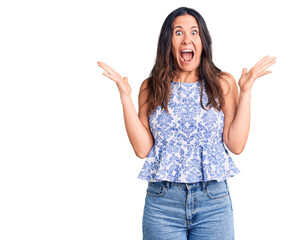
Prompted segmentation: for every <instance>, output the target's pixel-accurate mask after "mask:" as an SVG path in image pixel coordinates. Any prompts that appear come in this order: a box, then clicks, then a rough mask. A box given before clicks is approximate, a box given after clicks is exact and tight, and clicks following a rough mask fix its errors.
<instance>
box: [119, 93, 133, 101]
mask: <svg viewBox="0 0 294 240" xmlns="http://www.w3.org/2000/svg"><path fill="white" fill-rule="evenodd" d="M120 100H121V101H122V102H126V101H129V100H132V97H131V95H126V94H121V95H120Z"/></svg>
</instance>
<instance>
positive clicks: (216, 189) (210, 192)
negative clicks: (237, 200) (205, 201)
mask: <svg viewBox="0 0 294 240" xmlns="http://www.w3.org/2000/svg"><path fill="white" fill-rule="evenodd" d="M206 194H207V196H208V197H209V198H210V199H217V198H224V197H226V196H227V195H228V194H229V189H228V186H227V182H226V181H221V182H217V181H213V182H209V183H208V184H207V186H206Z"/></svg>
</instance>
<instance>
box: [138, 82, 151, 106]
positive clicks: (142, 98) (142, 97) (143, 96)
mask: <svg viewBox="0 0 294 240" xmlns="http://www.w3.org/2000/svg"><path fill="white" fill-rule="evenodd" d="M148 80H149V78H147V79H145V80H144V81H143V82H142V84H141V87H140V90H139V99H138V102H139V108H140V107H142V105H144V104H145V103H146V102H147V100H148V96H149V94H148V88H147V84H148Z"/></svg>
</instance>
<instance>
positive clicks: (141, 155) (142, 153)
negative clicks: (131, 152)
mask: <svg viewBox="0 0 294 240" xmlns="http://www.w3.org/2000/svg"><path fill="white" fill-rule="evenodd" d="M151 148H152V147H150V148H148V149H143V150H141V151H139V150H137V151H135V154H136V156H137V157H138V158H141V159H144V158H146V157H147V156H148V154H149V152H150V150H151Z"/></svg>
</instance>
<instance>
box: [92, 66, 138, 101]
mask: <svg viewBox="0 0 294 240" xmlns="http://www.w3.org/2000/svg"><path fill="white" fill-rule="evenodd" d="M98 66H99V67H101V68H102V69H104V70H105V71H106V73H103V75H104V76H106V77H108V78H110V79H111V80H113V81H115V82H116V85H117V87H118V90H119V92H120V97H123V96H131V92H132V89H131V86H130V85H129V82H128V78H127V77H124V78H122V76H121V75H120V74H118V73H117V72H116V71H114V70H113V69H112V68H111V67H109V66H108V65H107V64H106V63H103V62H100V61H98Z"/></svg>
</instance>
